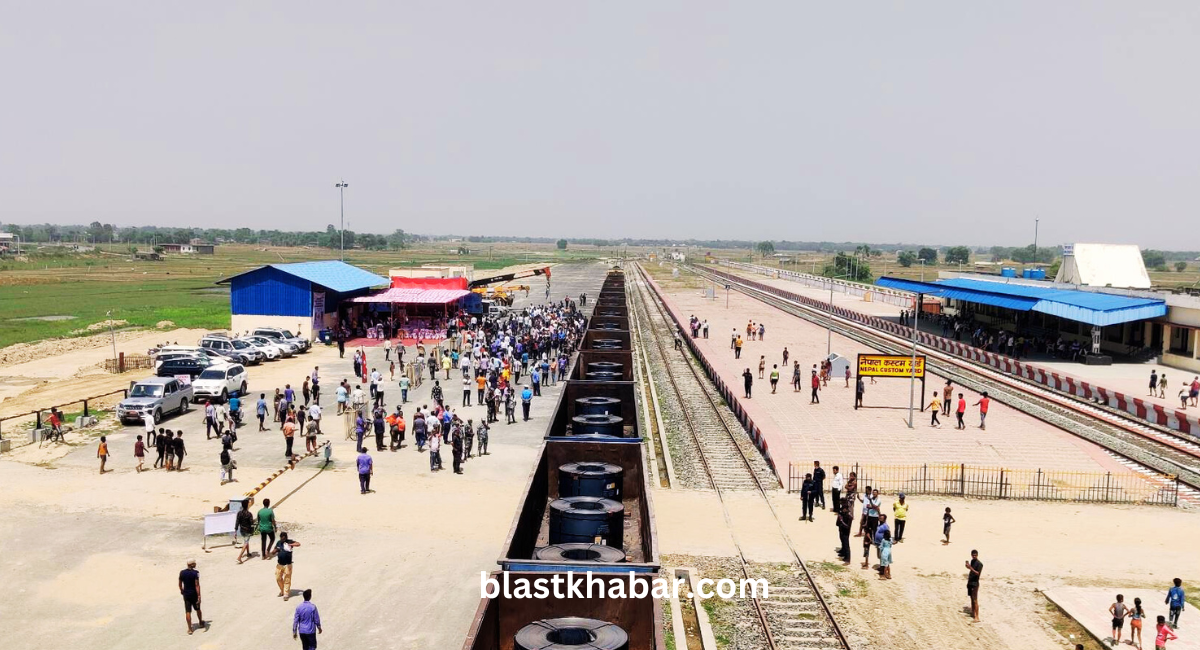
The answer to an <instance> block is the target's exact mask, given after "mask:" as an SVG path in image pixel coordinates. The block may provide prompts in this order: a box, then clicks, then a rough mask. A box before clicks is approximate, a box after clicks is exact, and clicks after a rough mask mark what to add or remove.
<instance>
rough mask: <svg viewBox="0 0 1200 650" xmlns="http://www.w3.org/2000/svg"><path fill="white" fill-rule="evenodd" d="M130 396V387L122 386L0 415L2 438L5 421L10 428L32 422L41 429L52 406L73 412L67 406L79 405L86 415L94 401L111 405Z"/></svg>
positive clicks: (88, 413) (0, 434)
mask: <svg viewBox="0 0 1200 650" xmlns="http://www.w3.org/2000/svg"><path fill="white" fill-rule="evenodd" d="M117 395H120V398H119V399H118V398H117V397H116V396H117ZM128 396H129V389H127V388H122V389H120V390H114V391H109V392H107V393H101V394H99V395H90V396H88V397H83V398H80V399H76V400H71V401H69V402H63V403H61V404H53V405H51V406H46V407H44V408H39V409H36V410H33V411H25V412H23V413H14V414H13V415H6V416H4V417H0V440H3V439H4V423H5V422H9V423H10V425H9V426H10V429H11V428H12V426H13V424H16V425H18V426H20V425H21V423H22V422H25V423H28V424H32V426H33V428H34V429H41V428H42V426H43V424H42V423H43V417H44V416H46V415H47V414H48V413H49V411H50V409H52V408H55V409H58V410H59V411H60V412H65V413H67V414H72V413H73V411H74V409H68V408H67V407H69V406H78V407H79V413H78V415H84V416H86V415H90V414H91V406H94V405H95V404H94V403H97V402H98V403H100V404H101V405H102V406H111V405H112V404H115V403H116V402H119V401H120V400H121V399H124V398H126V397H128Z"/></svg>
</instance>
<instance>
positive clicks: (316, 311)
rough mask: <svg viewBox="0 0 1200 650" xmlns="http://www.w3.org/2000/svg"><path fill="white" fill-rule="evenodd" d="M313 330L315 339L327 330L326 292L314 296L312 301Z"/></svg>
mask: <svg viewBox="0 0 1200 650" xmlns="http://www.w3.org/2000/svg"><path fill="white" fill-rule="evenodd" d="M312 305H313V308H312V330H313V338H316V336H317V333H318V332H320V331H321V330H322V329H324V328H325V292H323V291H322V292H319V293H314V294H313V299H312Z"/></svg>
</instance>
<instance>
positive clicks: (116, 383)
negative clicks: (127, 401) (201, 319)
mask: <svg viewBox="0 0 1200 650" xmlns="http://www.w3.org/2000/svg"><path fill="white" fill-rule="evenodd" d="M207 333H208V332H207V331H206V330H193V329H170V330H134V331H125V332H117V333H116V335H115V336H116V342H117V352H118V353H125V354H146V351H147V350H149V349H150V348H152V347H154V346H155V345H157V344H161V343H165V342H168V341H170V342H171V343H175V342H178V343H179V344H180V345H195V344H196V341H198V340H199V339H200V337H201V336H203V335H204V334H207ZM112 345H113V343H112V336H110V335H109V334H108V333H107V332H106V333H104V334H97V335H95V336H84V337H79V338H69V339H52V340H47V341H39V342H38V343H31V344H25V343H18V344H16V345H10V346H8V347H6V348H3V349H0V416H3V415H8V414H12V413H20V412H23V411H29V410H32V409H34V408H38V407H44V406H46V405H47V404H59V403H62V402H65V401H67V400H69V399H74V398H77V397H81V396H85V395H95V394H98V393H103V392H107V391H110V390H116V389H119V388H125V387H127V386H128V385H129V381H130V379H131V378H137V377H141V376H142V375H145V374H146V373H147V371H145V370H142V371H136V372H129V373H126V374H125V375H113V374H110V373H107V372H105V371H104V369H103V368H101V367H100V364H103V363H104V360H105V359H111V358H112V356H113V353H112V349H113V348H112ZM35 393H36V403H35V401H34V400H31V399H28V398H29V397H31V396H33V395H34V394H35Z"/></svg>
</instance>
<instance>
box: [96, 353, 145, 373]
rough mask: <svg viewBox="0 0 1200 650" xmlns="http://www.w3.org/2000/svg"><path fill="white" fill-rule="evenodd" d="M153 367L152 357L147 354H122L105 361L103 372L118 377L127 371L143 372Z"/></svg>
mask: <svg viewBox="0 0 1200 650" xmlns="http://www.w3.org/2000/svg"><path fill="white" fill-rule="evenodd" d="M153 367H154V357H152V356H150V355H148V354H125V353H124V352H122V353H121V354H120V356H118V357H117V358H116V359H105V360H104V370H105V371H106V372H110V373H112V374H114V375H119V374H121V373H123V372H126V371H128V370H143V369H149V368H153Z"/></svg>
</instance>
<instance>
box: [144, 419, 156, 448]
mask: <svg viewBox="0 0 1200 650" xmlns="http://www.w3.org/2000/svg"><path fill="white" fill-rule="evenodd" d="M142 423H143V424H145V425H146V440H149V441H150V446H151V447H153V446H154V445H155V444H156V443H155V440H154V435H155V433H154V424H155V423H154V412H153V411H146V414H145V415H143V416H142Z"/></svg>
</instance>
